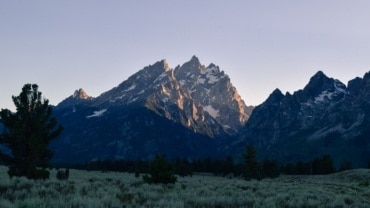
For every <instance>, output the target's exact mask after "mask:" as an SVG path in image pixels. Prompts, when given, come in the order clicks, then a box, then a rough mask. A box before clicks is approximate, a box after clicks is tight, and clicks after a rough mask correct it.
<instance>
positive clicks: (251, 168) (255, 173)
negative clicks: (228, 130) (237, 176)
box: [243, 145, 260, 180]
mask: <svg viewBox="0 0 370 208" xmlns="http://www.w3.org/2000/svg"><path fill="white" fill-rule="evenodd" d="M243 156H244V168H245V169H244V178H245V179H246V180H251V179H260V174H259V170H258V166H259V165H258V162H257V150H256V149H255V148H254V147H253V146H252V145H249V146H248V147H247V149H246V151H245V153H244V155H243Z"/></svg>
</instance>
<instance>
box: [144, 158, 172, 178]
mask: <svg viewBox="0 0 370 208" xmlns="http://www.w3.org/2000/svg"><path fill="white" fill-rule="evenodd" d="M149 174H150V175H149V176H148V175H144V176H143V180H144V182H146V183H155V184H157V183H163V184H168V183H175V182H176V180H177V178H176V177H175V176H174V175H173V171H172V166H171V164H169V163H168V162H167V161H166V160H165V159H164V157H163V156H162V155H159V154H158V155H156V156H155V159H154V160H153V161H152V163H151V164H150V167H149Z"/></svg>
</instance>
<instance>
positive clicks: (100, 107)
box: [55, 56, 250, 158]
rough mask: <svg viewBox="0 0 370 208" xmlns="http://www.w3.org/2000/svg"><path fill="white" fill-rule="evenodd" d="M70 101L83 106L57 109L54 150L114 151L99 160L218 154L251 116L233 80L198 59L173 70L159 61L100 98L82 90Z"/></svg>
mask: <svg viewBox="0 0 370 208" xmlns="http://www.w3.org/2000/svg"><path fill="white" fill-rule="evenodd" d="M72 99H73V101H76V100H79V101H81V102H76V103H74V104H73V103H71V102H69V101H68V102H67V101H63V102H62V103H60V104H59V105H58V106H57V107H56V115H58V116H59V118H60V119H61V120H62V122H64V123H63V124H64V126H65V130H64V133H63V135H62V139H61V142H59V145H60V146H57V145H55V147H56V148H57V149H56V151H57V152H62V151H69V150H67V149H63V144H64V145H69V146H70V145H71V144H72V146H76V148H77V147H79V148H83V149H84V151H86V152H87V153H89V154H90V151H91V150H92V149H94V148H98V147H105V148H107V149H109V150H111V151H108V150H107V151H106V152H105V151H104V153H103V152H101V153H99V155H100V156H99V158H102V157H112V156H114V157H115V158H125V157H134V158H135V157H136V158H137V157H138V156H140V157H141V156H143V157H150V155H152V154H154V153H155V152H156V151H159V150H161V151H164V153H168V154H169V155H171V156H173V155H177V154H180V155H178V156H179V157H190V156H192V155H193V156H200V155H207V154H218V153H219V152H218V149H219V145H220V144H219V141H220V140H221V138H222V139H226V138H230V137H231V136H234V135H236V132H237V131H238V130H239V129H240V128H241V127H243V126H244V124H245V122H246V121H247V119H248V118H249V114H250V108H248V107H247V106H246V105H245V104H244V101H243V100H242V99H241V97H240V95H239V94H238V92H237V90H236V89H235V87H234V86H233V85H232V84H231V81H230V78H229V77H228V76H227V75H226V74H225V73H224V72H223V71H221V70H220V69H219V67H217V66H216V65H214V64H210V65H209V66H208V67H205V66H204V65H202V64H201V63H200V61H199V59H198V58H197V57H195V56H194V57H192V58H191V60H190V61H188V62H186V63H185V64H183V65H181V66H178V67H176V68H174V69H173V68H171V67H170V66H169V65H168V63H167V61H166V60H161V61H158V62H156V63H154V64H153V65H149V66H147V67H144V68H143V69H141V70H139V71H138V72H137V73H135V74H133V75H132V76H130V77H129V78H128V79H127V80H125V81H123V82H122V83H121V84H119V85H118V86H117V87H115V88H113V89H111V90H109V91H107V92H105V93H103V94H101V95H100V96H98V97H96V98H90V97H89V96H88V95H87V94H86V92H85V91H84V90H82V89H80V90H77V91H76V92H75V93H74V94H73V95H72V96H71V97H70V98H67V99H66V100H72ZM82 101H84V102H82ZM72 104H73V105H72ZM89 141H93V142H92V144H90V142H89ZM103 141H104V142H103ZM60 143H62V144H60ZM171 143H173V144H172V145H169V144H171ZM82 144H85V145H87V147H82ZM138 145H140V147H139V146H138ZM165 147H168V148H167V149H163V148H165ZM171 148H172V149H171ZM181 148H182V149H181ZM139 150H140V151H139ZM79 151H82V149H80V150H79ZM135 151H139V153H135ZM169 151H170V152H169ZM95 152H96V151H95ZM135 154H138V155H136V156H135ZM104 155H105V156H104ZM97 157H98V156H97Z"/></svg>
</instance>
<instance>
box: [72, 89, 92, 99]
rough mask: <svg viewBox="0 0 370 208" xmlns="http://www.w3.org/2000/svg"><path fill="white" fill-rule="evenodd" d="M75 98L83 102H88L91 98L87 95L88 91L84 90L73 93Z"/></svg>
mask: <svg viewBox="0 0 370 208" xmlns="http://www.w3.org/2000/svg"><path fill="white" fill-rule="evenodd" d="M73 97H74V98H78V99H82V100H87V99H89V98H90V96H89V95H88V94H87V93H86V91H85V90H84V89H82V88H80V89H78V90H76V91H75V92H74V93H73Z"/></svg>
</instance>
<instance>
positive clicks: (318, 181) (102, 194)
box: [0, 166, 370, 208]
mask: <svg viewBox="0 0 370 208" xmlns="http://www.w3.org/2000/svg"><path fill="white" fill-rule="evenodd" d="M6 171H7V167H4V166H0V208H8V207H9V208H10V207H38V208H39V207H40V208H42V207H48V208H49V207H60V208H69V207H70V208H72V207H76V208H77V207H99V208H101V207H120V208H121V207H189V208H190V207H191V208H193V207H194V208H197V207H199V208H201V207H202V208H203V207H204V208H208V207H209V208H210V207H215V208H216V207H217V208H218V207H219V208H221V207H338V208H339V207H370V185H369V183H370V169H357V170H350V171H344V172H339V173H335V174H331V175H325V176H324V175H316V176H280V177H278V178H275V179H264V180H261V181H256V180H252V181H245V180H243V179H240V178H233V179H228V178H224V177H216V176H211V175H194V176H192V177H184V178H181V177H178V182H177V183H176V184H174V185H149V184H145V183H143V182H142V178H141V177H140V178H136V177H135V175H134V174H129V173H115V172H109V173H102V172H97V171H80V170H70V176H69V179H68V180H66V181H59V180H57V179H56V170H52V171H51V175H50V179H49V180H46V181H42V180H37V181H33V180H28V179H26V178H13V179H10V178H9V177H8V175H7V173H6Z"/></svg>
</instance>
